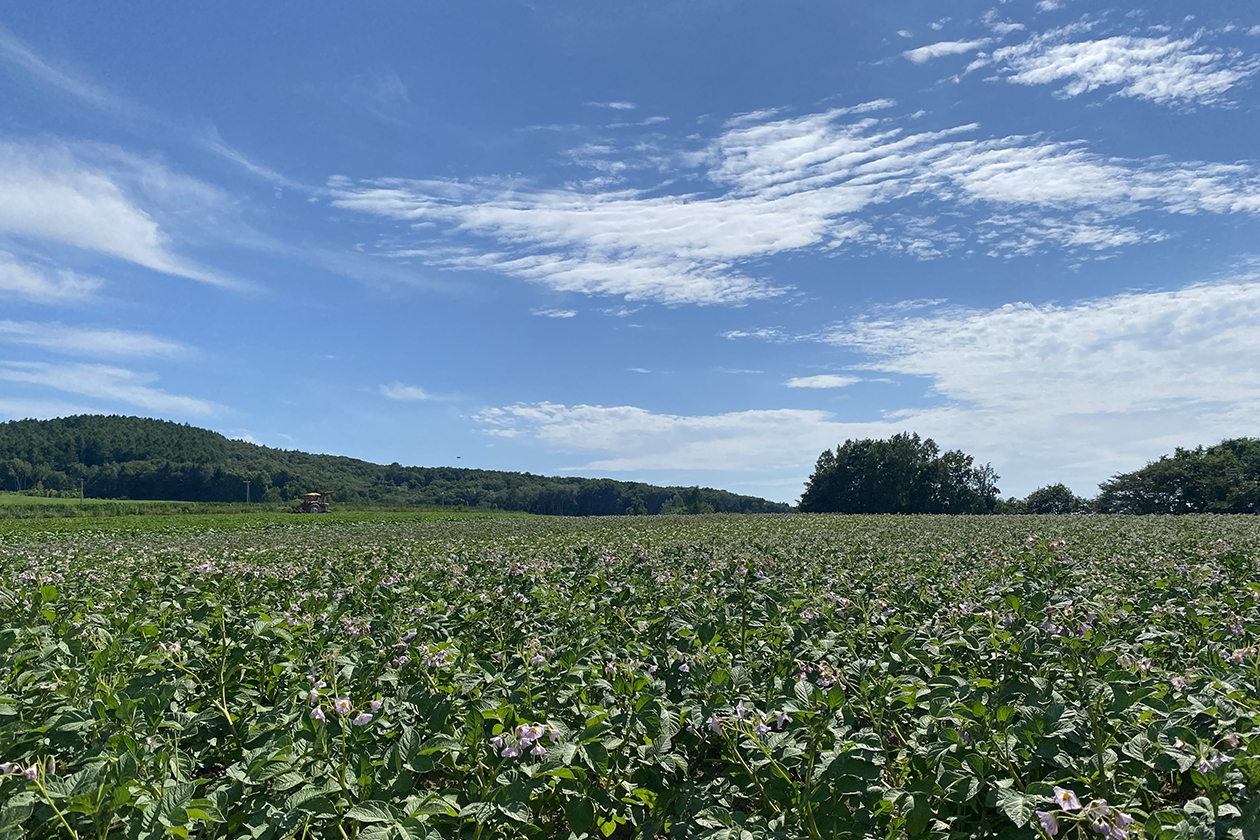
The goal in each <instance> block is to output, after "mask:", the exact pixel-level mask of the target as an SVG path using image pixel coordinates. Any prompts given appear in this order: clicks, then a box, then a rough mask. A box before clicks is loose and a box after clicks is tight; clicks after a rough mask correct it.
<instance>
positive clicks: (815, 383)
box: [786, 373, 862, 388]
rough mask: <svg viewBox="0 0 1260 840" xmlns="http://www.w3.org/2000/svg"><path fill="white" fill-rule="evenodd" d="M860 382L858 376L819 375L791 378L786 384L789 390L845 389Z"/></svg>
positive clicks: (860, 379)
mask: <svg viewBox="0 0 1260 840" xmlns="http://www.w3.org/2000/svg"><path fill="white" fill-rule="evenodd" d="M861 381H862V378H861V377H860V376H842V375H840V374H837V373H821V374H818V375H816V376H793V377H792V378H791V379H789V380H788V381H787V383H786V384H787V386H788V387H789V388H847V387H848V386H850V385H856V384H857V383H859V382H861Z"/></svg>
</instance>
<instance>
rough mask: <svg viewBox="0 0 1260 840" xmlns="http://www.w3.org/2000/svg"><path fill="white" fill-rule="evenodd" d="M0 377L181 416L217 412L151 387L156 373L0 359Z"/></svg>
mask: <svg viewBox="0 0 1260 840" xmlns="http://www.w3.org/2000/svg"><path fill="white" fill-rule="evenodd" d="M0 380H5V381H8V382H16V383H25V384H31V385H40V386H43V387H47V388H53V389H55V390H58V391H65V392H67V393H71V394H78V395H80V396H85V397H96V398H98V399H103V400H109V401H111V402H121V403H126V404H128V405H133V406H137V407H139V408H143V409H147V410H149V411H155V412H158V413H160V414H167V415H175V416H180V417H208V416H211V415H214V414H216V413H218V412H219V411H220V407H219V406H217V405H215V404H214V403H212V402H208V401H206V400H201V399H197V398H195V397H185V396H179V395H177V394H171V393H168V392H166V391H163V390H161V389H159V388H154V387H152V383H154V382H156V381H157V376H156V375H155V374H151V373H138V372H136V371H132V370H128V369H126V368H120V367H114V366H112V365H99V364H68V365H56V364H49V363H46V362H12V361H0Z"/></svg>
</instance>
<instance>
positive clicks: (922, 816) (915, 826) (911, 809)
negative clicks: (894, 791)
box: [902, 793, 932, 837]
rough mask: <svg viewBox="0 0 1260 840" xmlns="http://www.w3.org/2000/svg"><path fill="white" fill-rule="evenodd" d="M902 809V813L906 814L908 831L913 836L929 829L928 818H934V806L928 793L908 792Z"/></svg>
mask: <svg viewBox="0 0 1260 840" xmlns="http://www.w3.org/2000/svg"><path fill="white" fill-rule="evenodd" d="M902 809H903V811H902V813H904V814H905V815H906V833H908V834H909V835H910V836H911V837H918V836H920V835H922V834H923V833H924V832H926V831H927V826H928V820H930V819H931V818H932V806H931V803H929V802H928V798H927V795H926V794H923V793H911V794H906V798H905V800H904V802H903V803H902Z"/></svg>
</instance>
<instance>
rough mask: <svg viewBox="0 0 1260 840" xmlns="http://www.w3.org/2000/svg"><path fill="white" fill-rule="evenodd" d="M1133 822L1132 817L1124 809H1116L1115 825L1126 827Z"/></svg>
mask: <svg viewBox="0 0 1260 840" xmlns="http://www.w3.org/2000/svg"><path fill="white" fill-rule="evenodd" d="M1132 824H1133V817H1132V816H1130V815H1129V814H1126V813H1125V812H1124V811H1116V825H1117V826H1119V827H1120V828H1128V827H1129V826H1130V825H1132Z"/></svg>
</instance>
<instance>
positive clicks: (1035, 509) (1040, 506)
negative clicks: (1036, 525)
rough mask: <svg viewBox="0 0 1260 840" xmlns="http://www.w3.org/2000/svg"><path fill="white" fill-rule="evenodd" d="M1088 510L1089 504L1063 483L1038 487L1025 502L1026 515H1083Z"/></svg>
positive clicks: (1024, 510)
mask: <svg viewBox="0 0 1260 840" xmlns="http://www.w3.org/2000/svg"><path fill="white" fill-rule="evenodd" d="M1088 509H1089V502H1087V501H1085V500H1084V499H1082V498H1081V497H1080V496H1078V495H1076V494H1075V493H1073V492H1072V491H1071V490H1070V489H1068V487H1067V485H1065V484H1063V483H1059V484H1050V485H1048V486H1046V487H1038V488H1037V489H1036V490H1034V491H1032V492H1031V493H1029V494H1028V497H1027V498H1025V499H1024V502H1023V512H1024V513H1058V514H1064V513H1083V512H1084V511H1086V510H1088Z"/></svg>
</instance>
